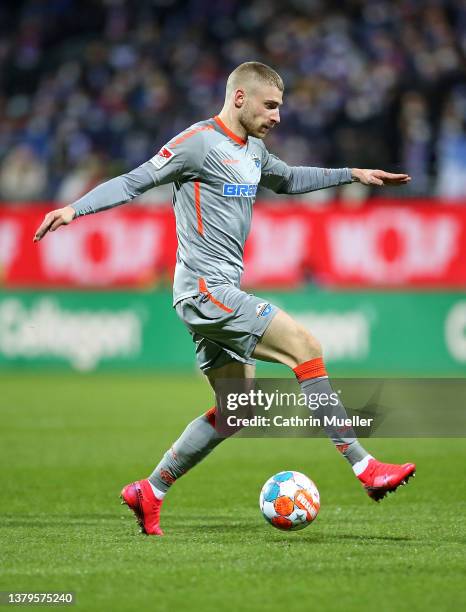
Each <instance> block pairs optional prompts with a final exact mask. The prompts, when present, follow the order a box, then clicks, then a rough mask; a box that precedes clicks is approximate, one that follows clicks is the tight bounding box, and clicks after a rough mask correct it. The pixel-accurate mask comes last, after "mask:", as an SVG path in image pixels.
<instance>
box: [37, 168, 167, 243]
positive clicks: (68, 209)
mask: <svg viewBox="0 0 466 612" xmlns="http://www.w3.org/2000/svg"><path fill="white" fill-rule="evenodd" d="M157 180H158V177H157V176H155V168H154V166H153V164H151V162H150V161H149V162H146V163H145V164H142V165H141V166H139V167H138V168H135V169H134V170H132V171H131V172H128V173H127V174H122V175H121V176H117V177H115V178H113V179H110V180H109V181H106V182H105V183H102V184H101V185H98V186H97V187H95V188H94V189H92V190H91V191H89V192H88V193H86V194H85V195H84V196H83V197H82V198H80V199H79V200H77V201H76V202H73V204H71V205H70V206H65V207H64V208H58V209H56V210H52V211H51V212H49V213H47V214H46V215H45V217H44V220H43V222H42V223H41V225H40V226H39V227H38V229H37V231H36V233H35V234H34V239H33V241H34V242H39V240H42V238H43V237H44V236H45V235H46V234H47V232H49V231H50V232H53V231H55V230H56V229H57V228H59V227H61V226H62V225H68V224H69V223H71V221H73V219H76V218H77V217H80V216H82V215H90V214H92V213H96V212H99V211H102V210H107V209H109V208H113V207H115V206H120V205H121V204H125V203H126V202H129V201H131V200H133V199H134V198H135V197H137V196H138V195H141V194H142V193H144V192H145V191H147V190H148V189H150V188H151V187H154V185H155V184H156V182H157ZM159 182H160V181H159Z"/></svg>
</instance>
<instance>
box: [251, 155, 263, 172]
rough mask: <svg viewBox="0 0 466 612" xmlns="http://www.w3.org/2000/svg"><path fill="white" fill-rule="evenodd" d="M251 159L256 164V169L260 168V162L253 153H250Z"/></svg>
mask: <svg viewBox="0 0 466 612" xmlns="http://www.w3.org/2000/svg"><path fill="white" fill-rule="evenodd" d="M251 159H252V161H253V162H254V163H255V164H256V168H260V167H261V160H260V159H259V157H257V155H255V154H254V153H251Z"/></svg>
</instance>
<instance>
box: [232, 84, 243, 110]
mask: <svg viewBox="0 0 466 612" xmlns="http://www.w3.org/2000/svg"><path fill="white" fill-rule="evenodd" d="M244 98H245V95H244V89H237V90H236V91H235V97H234V100H235V106H236V108H241V107H242V106H243V104H244Z"/></svg>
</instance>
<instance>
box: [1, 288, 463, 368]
mask: <svg viewBox="0 0 466 612" xmlns="http://www.w3.org/2000/svg"><path fill="white" fill-rule="evenodd" d="M264 297H266V298H267V299H269V300H270V301H272V302H273V303H275V304H276V305H278V306H280V307H282V308H284V309H286V310H287V312H289V313H290V314H291V315H292V316H293V317H294V318H295V319H296V320H298V321H299V322H300V323H302V324H303V325H304V326H306V327H307V328H309V329H310V330H312V332H313V333H314V334H315V335H316V336H317V337H318V338H319V340H320V341H321V342H322V344H323V346H324V347H325V351H324V354H325V359H326V362H327V363H328V365H329V369H330V371H331V373H332V375H337V374H342V375H354V376H367V375H371V374H374V375H383V376H388V375H393V376H429V375H431V376H462V375H463V374H464V368H465V366H466V295H464V294H460V293H443V294H435V293H396V292H393V293H376V292H371V293H368V292H364V293H354V292H353V293H338V292H321V291H319V292H316V291H300V292H294V293H276V294H271V293H267V294H266V295H264ZM426 330H429V333H426ZM10 366H11V367H17V366H21V367H22V366H25V367H29V366H33V367H40V366H44V367H50V366H56V367H63V368H66V369H69V368H73V369H75V370H80V371H94V370H98V369H118V368H120V369H125V370H130V369H133V370H155V369H158V370H174V369H183V368H184V369H186V370H188V369H192V370H195V368H196V366H195V361H194V346H193V344H192V342H191V339H190V336H189V334H188V332H187V331H186V329H185V328H184V326H183V324H182V323H181V322H180V321H179V320H178V318H177V316H176V314H175V311H174V310H173V309H172V307H171V294H170V293H169V292H168V291H163V292H147V293H146V292H141V293H139V292H138V293H135V292H132V293H128V292H119V291H115V292H71V291H70V292H60V293H58V292H57V293H45V292H41V293H30V292H10V293H0V368H3V369H4V368H7V367H10ZM268 367H276V366H269V365H264V364H260V369H263V368H268Z"/></svg>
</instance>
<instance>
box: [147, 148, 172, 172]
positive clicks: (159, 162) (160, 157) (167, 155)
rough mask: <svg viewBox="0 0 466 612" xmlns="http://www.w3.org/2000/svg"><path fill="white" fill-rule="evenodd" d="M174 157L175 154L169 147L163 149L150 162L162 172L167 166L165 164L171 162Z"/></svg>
mask: <svg viewBox="0 0 466 612" xmlns="http://www.w3.org/2000/svg"><path fill="white" fill-rule="evenodd" d="M174 155H175V154H174V153H173V151H172V150H171V149H169V148H168V147H162V148H161V149H160V151H159V152H158V153H157V155H154V157H153V158H152V159H150V160H149V161H150V162H151V163H152V164H153V165H154V166H155V167H156V168H157V170H160V168H163V166H165V164H166V163H167V162H168V161H170V159H171V158H172V157H173V156H174Z"/></svg>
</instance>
